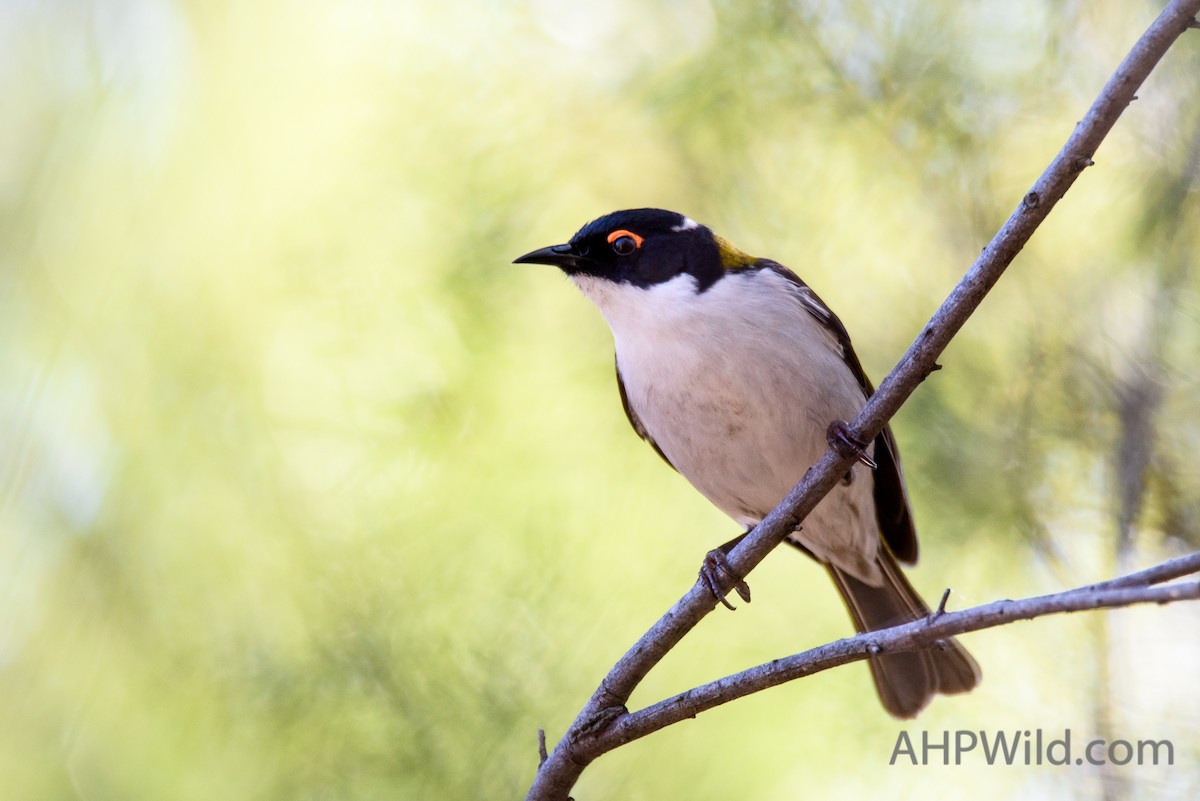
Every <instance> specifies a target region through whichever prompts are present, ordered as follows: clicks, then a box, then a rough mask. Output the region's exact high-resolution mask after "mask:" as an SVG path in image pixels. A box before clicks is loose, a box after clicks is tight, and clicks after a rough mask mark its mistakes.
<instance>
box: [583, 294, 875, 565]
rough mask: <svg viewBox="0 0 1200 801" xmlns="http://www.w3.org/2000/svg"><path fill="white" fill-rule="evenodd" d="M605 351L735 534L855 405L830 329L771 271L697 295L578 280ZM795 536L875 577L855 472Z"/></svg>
mask: <svg viewBox="0 0 1200 801" xmlns="http://www.w3.org/2000/svg"><path fill="white" fill-rule="evenodd" d="M574 280H575V283H576V284H578V285H579V287H580V289H582V290H583V292H584V294H586V295H587V296H588V297H589V298H590V299H591V300H592V301H593V302H594V303H595V304H596V306H597V307H599V309H600V311H601V313H602V314H603V315H604V318H605V320H606V321H607V322H608V324H609V327H610V328H611V329H612V332H613V338H614V340H615V343H616V350H617V365H618V368H619V369H620V371H621V376H622V378H623V380H624V383H625V391H626V394H627V396H628V399H629V404H630V406H631V407H632V409H633V410H634V412H635V413H636V415H637V416H638V418H639V419H640V420H641V422H642V424H643V425H644V427H645V429H646V431H647V433H648V434H649V435H650V437H651V438H652V439H653V440H654V441H655V443H657V445H658V447H659V448H660V449H662V451H663V454H664V455H665V456H666V457H667V458H668V459H669V460H670V462H671V464H672V465H674V466H675V468H676V469H677V470H679V472H680V473H682V474H683V475H684V476H685V477H686V478H687V479H688V480H689V481H690V482H691V483H692V484H693V485H694V486H695V487H696V489H698V490H699V491H700V492H701V493H703V494H704V495H705V496H706V497H707V498H708V499H709V500H710V501H712V502H713V503H714V504H715V505H716V506H717V507H718V508H720V509H721V510H722V511H724V512H725V513H726V514H727V515H729V516H730V517H732V518H733V519H734V520H736V521H738V522H739V523H740V524H742V525H744V526H747V527H748V526H753V525H755V524H756V523H758V521H759V520H761V519H762V518H763V517H764V516H765V515H766V513H767V512H768V511H770V510H771V509H772V508H773V507H774V506H775V504H777V503H778V502H779V501H780V500H781V499H782V498H783V496H784V495H785V494H786V493H787V491H788V490H790V489H791V488H792V486H794V485H795V484H796V482H798V481H799V480H800V478H801V477H802V476H803V475H804V472H805V470H807V469H808V468H809V467H810V466H812V464H813V463H814V462H815V461H816V460H817V459H818V458H819V457H820V456H821V454H822V453H823V452H824V451H825V449H826V447H827V445H826V440H825V431H826V429H827V428H828V426H829V424H830V423H831V422H832V421H833V420H850V419H852V418H853V417H854V415H855V414H857V412H858V410H859V409H860V408H861V407H862V405H863V403H864V396H863V392H862V390H861V388H860V387H859V385H858V381H857V380H856V379H855V377H854V375H853V374H852V373H851V372H850V369H849V368H848V367H847V366H846V363H845V361H844V360H843V357H842V351H841V347H840V345H839V344H838V342H837V340H836V338H835V337H834V336H833V334H832V333H831V332H829V331H828V330H827V329H826V328H824V327H823V326H822V325H821V324H820V323H819V322H818V321H817V320H816V318H814V317H813V315H812V314H811V313H810V312H809V311H808V310H806V309H805V307H804V305H803V304H802V302H801V301H800V298H799V296H798V294H797V291H798V288H797V287H796V286H795V284H793V283H792V282H790V281H788V280H787V279H786V278H784V277H783V276H781V275H779V274H778V273H775V272H773V271H770V270H759V271H748V272H740V273H730V274H728V275H726V276H724V277H722V278H721V280H719V281H717V282H716V283H715V284H713V285H712V286H711V287H710V288H709V289H708V290H707V291H705V292H702V293H697V291H696V283H695V279H694V278H693V277H691V276H690V275H681V276H678V277H676V278H674V279H672V280H670V281H666V282H664V283H661V284H657V285H655V286H652V287H649V288H640V287H636V286H633V285H630V284H615V283H613V282H610V281H605V280H602V279H596V278H592V277H589V276H582V275H580V276H576V277H575V278H574ZM853 476H854V478H853V480H852V481H851V483H850V484H849V485H848V486H846V485H842V486H839V487H838V488H836V489H835V490H834V491H833V492H832V493H830V495H829V496H827V497H826V498H825V499H824V500H823V501H822V502H821V504H819V505H818V507H817V509H816V510H815V511H814V512H813V514H812V515H810V516H809V518H808V519H807V520H805V522H804V524H803V527H802V531H801V532H800V533H799V534H798V535H795V536H796V537H797V538H798V539H799V540H800V541H802V542H803V544H804V545H805V546H807V547H808V548H809V549H810V550H811V551H812V552H813V553H814V554H815V555H817V556H818V557H819V558H821V559H824V560H825V561H830V562H833V563H834V564H836V565H838V566H839V567H842V568H843V569H845V570H847V571H848V572H850V573H851V574H853V575H856V576H858V577H859V578H862V579H863V580H866V581H869V582H871V583H875V580H877V579H878V575H877V571H876V568H875V565H874V557H875V549H876V547H877V545H878V540H879V534H878V528H877V523H876V520H875V507H874V498H873V494H872V483H873V482H872V480H871V476H870V475H869V473H868V472H867V470H866V468H865V467H862V466H861V465H856V466H855V468H854V473H853Z"/></svg>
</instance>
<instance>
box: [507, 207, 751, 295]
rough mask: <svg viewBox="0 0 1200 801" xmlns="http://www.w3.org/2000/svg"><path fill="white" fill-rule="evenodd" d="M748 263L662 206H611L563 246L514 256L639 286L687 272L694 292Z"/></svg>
mask: <svg viewBox="0 0 1200 801" xmlns="http://www.w3.org/2000/svg"><path fill="white" fill-rule="evenodd" d="M753 262H754V260H753V259H751V258H750V257H748V256H746V255H745V254H744V253H741V252H740V251H738V250H735V249H734V248H732V247H730V246H729V245H728V244H727V243H726V242H725V241H724V240H722V239H720V238H719V237H717V236H714V235H713V232H712V231H710V230H709V229H708V228H706V227H705V226H703V225H700V224H698V223H696V222H693V221H692V220H690V219H689V218H687V217H685V216H683V215H682V214H679V213H677V212H674V211H666V210H664V209H627V210H625V211H614V212H613V213H612V214H607V215H605V216H603V217H601V218H600V219H598V220H593V221H592V222H590V223H588V224H587V225H585V226H583V228H580V229H579V231H578V233H576V234H575V236H573V237H571V241H570V242H568V243H566V244H565V245H552V246H551V247H547V248H541V249H539V250H535V251H533V252H532V253H526V254H525V255H524V256H521V257H520V258H519V259H516V260H515V263H528V264H552V265H554V266H556V267H558V268H560V269H561V270H562V271H563V272H565V273H566V274H567V275H590V276H594V277H596V278H602V279H605V280H608V281H613V282H614V283H627V284H633V285H634V286H640V287H648V286H653V285H654V284H660V283H662V282H663V281H669V280H670V279H672V278H674V277H676V276H678V275H682V274H684V273H687V274H689V275H691V276H693V277H694V278H695V279H696V286H697V291H700V292H703V291H704V290H706V289H708V288H709V287H710V286H712V285H713V284H714V283H715V282H716V281H717V279H719V278H720V277H721V276H722V275H723V274H724V273H725V271H726V270H727V269H736V268H738V267H746V266H749V265H750V264H752V263H753Z"/></svg>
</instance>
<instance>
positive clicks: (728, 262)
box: [713, 236, 757, 270]
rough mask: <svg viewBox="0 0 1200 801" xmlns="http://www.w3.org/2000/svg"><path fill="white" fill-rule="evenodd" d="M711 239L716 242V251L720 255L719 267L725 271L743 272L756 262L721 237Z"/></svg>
mask: <svg viewBox="0 0 1200 801" xmlns="http://www.w3.org/2000/svg"><path fill="white" fill-rule="evenodd" d="M713 239H715V240H717V250H719V251H720V253H721V266H722V267H724V268H725V269H726V270H744V269H745V268H747V267H750V266H751V265H753V264H754V262H756V261H757V259H755V258H754V257H753V256H749V255H747V254H745V253H743V252H742V251H740V250H738V249H737V248H735V247H734V246H733V245H731V244H729V243H728V242H726V241H725V240H724V239H722V238H721V237H719V236H714V237H713Z"/></svg>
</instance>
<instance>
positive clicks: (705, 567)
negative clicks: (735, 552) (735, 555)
mask: <svg viewBox="0 0 1200 801" xmlns="http://www.w3.org/2000/svg"><path fill="white" fill-rule="evenodd" d="M700 578H701V579H703V581H704V583H705V585H706V586H707V587H708V591H709V592H711V593H712V594H713V597H714V598H716V599H717V600H718V601H720V602H721V603H722V604H724V605H725V608H726V609H731V610H732V609H737V607H736V606H734V605H733V604H731V603H729V600H728V599H727V598H726V597H725V590H723V589H721V585H722V584H723V583H724V582H725V581H732V582H734V584H733V589H734V590H735V591H736V592H737V594H738V597H739V598H741V599H742V600H743V601H745V602H746V603H750V585H749V584H747V583H746V582H745V581H744V580H743V579H740V578H738V577H737V575H736V574H735V573H734V572H733V568H732V567H730V565H729V559H728V557H726V555H725V551H724V549H722V548H714V549H713V550H711V551H709V552H708V553H707V554H705V555H704V564H702V565H701V566H700Z"/></svg>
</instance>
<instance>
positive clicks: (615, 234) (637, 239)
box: [608, 228, 645, 248]
mask: <svg viewBox="0 0 1200 801" xmlns="http://www.w3.org/2000/svg"><path fill="white" fill-rule="evenodd" d="M623 236H627V237H629V238H630V239H632V240H633V241H634V244H635V245H637V247H639V248H640V247H641V246H642V242H644V241H645V240H644V239H642V238H641V237H640V236H638V235H637V234H635V233H634V232H633V231H626V230H625V229H624V228H620V229H618V230H616V231H613V232H612V233H611V234H609V235H608V244H610V245H611V244H612V243H613V242H616V241H617V240H618V239H620V238H621V237H623Z"/></svg>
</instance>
